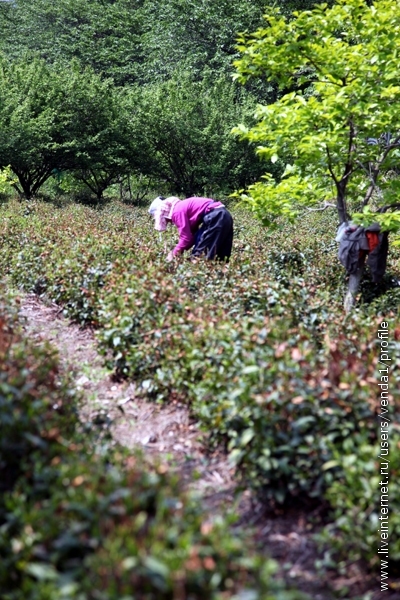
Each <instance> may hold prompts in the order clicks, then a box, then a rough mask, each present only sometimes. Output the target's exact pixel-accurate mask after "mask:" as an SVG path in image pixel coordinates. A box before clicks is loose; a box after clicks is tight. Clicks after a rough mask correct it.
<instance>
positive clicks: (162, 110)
mask: <svg viewBox="0 0 400 600" xmlns="http://www.w3.org/2000/svg"><path fill="white" fill-rule="evenodd" d="M239 92H241V90H239ZM132 98H133V104H134V106H136V108H137V114H136V116H133V117H132V119H133V121H134V122H135V123H136V125H135V126H134V128H135V130H136V131H138V132H139V131H140V138H141V139H142V143H143V144H144V145H145V146H146V147H147V148H148V153H149V157H150V160H148V161H147V163H145V161H146V160H147V159H146V157H143V168H144V169H147V171H148V172H149V173H150V174H151V175H152V176H153V177H155V178H156V179H158V180H161V181H164V182H165V183H166V184H167V186H168V189H172V190H174V191H175V192H176V193H178V194H180V193H183V194H186V195H188V196H190V195H193V194H201V193H204V192H205V193H211V190H213V192H214V193H216V191H217V190H221V189H232V187H235V186H241V185H247V184H248V183H251V182H253V181H255V180H256V179H257V177H259V176H260V175H261V172H262V171H261V164H260V161H258V160H257V159H256V160H255V157H254V150H253V149H252V148H251V147H250V145H242V144H240V143H238V141H237V140H235V139H234V138H233V136H231V135H230V131H231V129H232V127H233V125H234V124H235V123H237V122H238V120H240V119H244V120H245V121H246V122H250V120H251V119H252V114H253V112H254V109H255V100H254V98H253V97H252V96H251V95H250V94H248V93H246V92H245V91H244V90H243V92H242V93H238V90H237V88H236V86H235V85H234V84H232V83H231V82H229V81H226V79H224V78H222V77H221V78H220V79H219V80H217V81H215V80H203V81H194V80H193V77H192V76H191V75H188V74H185V73H183V74H181V75H180V76H177V75H176V76H174V78H172V79H171V80H169V81H167V82H163V83H156V84H154V85H149V86H142V88H141V89H140V90H139V91H132ZM207 190H208V192H207Z"/></svg>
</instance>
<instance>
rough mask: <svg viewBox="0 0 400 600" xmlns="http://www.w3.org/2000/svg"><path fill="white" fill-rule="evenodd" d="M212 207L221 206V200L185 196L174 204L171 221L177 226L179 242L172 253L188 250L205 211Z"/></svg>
mask: <svg viewBox="0 0 400 600" xmlns="http://www.w3.org/2000/svg"><path fill="white" fill-rule="evenodd" d="M211 205H212V207H213V208H218V207H220V206H223V204H222V202H218V201H217V200H213V199H212V198H196V197H193V198H186V199H185V200H182V201H181V202H177V203H176V204H175V207H174V210H173V213H172V216H171V221H172V223H173V224H174V225H176V226H177V228H178V231H179V242H178V243H177V245H176V246H175V248H174V249H173V251H172V252H173V254H174V255H177V254H180V253H181V252H183V251H184V250H188V249H189V248H191V247H192V246H193V244H194V239H195V234H196V231H197V230H198V228H199V225H200V223H201V221H202V219H203V216H204V214H205V213H207V212H208V211H209V210H210V209H211Z"/></svg>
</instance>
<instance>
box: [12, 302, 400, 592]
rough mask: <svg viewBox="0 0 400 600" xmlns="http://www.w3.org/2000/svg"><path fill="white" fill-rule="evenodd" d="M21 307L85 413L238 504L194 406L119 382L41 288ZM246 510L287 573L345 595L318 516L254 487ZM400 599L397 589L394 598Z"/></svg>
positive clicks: (310, 588) (210, 504)
mask: <svg viewBox="0 0 400 600" xmlns="http://www.w3.org/2000/svg"><path fill="white" fill-rule="evenodd" d="M20 312H21V314H22V316H23V317H25V320H26V324H25V328H26V331H27V332H28V334H29V336H30V337H31V338H33V339H36V340H37V341H38V342H40V341H44V340H47V341H49V342H50V343H51V344H52V345H53V346H55V347H56V348H57V349H58V352H59V355H60V361H61V365H62V368H63V369H64V370H66V371H69V372H71V373H72V375H73V377H74V378H75V382H76V387H77V389H78V390H80V391H81V392H82V394H83V398H84V400H83V406H82V409H81V411H82V416H83V418H84V419H89V420H93V419H95V418H99V416H100V417H101V418H103V419H110V422H111V423H112V425H111V432H112V435H113V437H114V439H115V440H116V441H118V442H119V443H121V444H123V445H125V446H127V447H128V448H132V449H134V448H137V447H138V446H139V447H141V448H142V449H143V450H144V453H145V457H146V458H147V459H149V460H152V459H159V460H162V461H165V462H167V463H168V465H169V468H173V469H176V470H177V471H178V472H179V475H180V477H181V478H182V480H183V482H184V483H185V485H187V486H188V487H189V488H190V489H192V490H194V491H195V492H197V493H199V494H200V495H201V502H202V503H203V504H204V507H205V509H206V510H208V511H209V512H210V513H213V512H216V511H217V512H222V511H223V510H224V507H228V506H232V504H233V503H234V502H235V488H236V485H235V481H234V470H233V469H232V468H231V466H230V464H229V462H228V460H227V458H226V456H225V455H224V453H223V452H221V451H219V452H215V453H214V454H209V453H208V452H207V449H206V445H205V442H204V441H203V440H202V434H201V432H200V431H199V428H198V426H197V424H196V423H195V422H194V421H193V419H191V417H190V415H189V411H188V409H187V407H186V406H184V405H181V404H178V403H171V404H169V405H163V406H160V405H157V404H155V403H154V402H147V401H145V400H143V399H140V398H137V397H135V386H134V384H132V383H130V384H129V383H115V382H114V381H113V380H112V376H111V375H112V374H111V373H110V372H109V371H108V370H107V369H105V368H104V366H103V358H102V357H101V356H100V355H99V353H98V352H97V349H96V340H95V338H94V335H93V333H92V332H91V331H90V330H88V329H82V328H80V327H79V326H77V325H74V324H71V323H70V322H69V321H67V320H66V319H65V318H64V317H63V316H62V314H61V310H60V308H59V307H58V306H57V305H54V304H45V303H43V302H42V301H41V300H40V299H38V297H37V296H35V295H34V294H28V295H26V296H24V297H23V298H22V300H21V311H20ZM238 510H239V514H240V515H241V518H240V523H239V524H240V525H241V526H246V525H251V526H255V527H256V529H257V536H256V537H257V542H258V543H260V544H261V545H262V547H264V548H265V551H266V552H267V553H268V554H269V555H271V556H273V558H275V559H276V560H277V561H278V563H279V566H280V568H279V572H280V576H282V577H284V578H285V579H286V580H287V581H288V582H290V583H292V585H293V586H294V587H295V588H299V589H302V590H304V591H305V592H307V593H308V594H310V597H311V598H313V599H315V600H333V598H335V597H337V596H336V595H334V594H333V593H332V592H331V591H329V589H330V586H331V585H333V586H334V587H335V583H339V582H338V581H337V582H335V580H334V579H331V580H330V582H329V583H328V581H327V580H326V579H325V577H324V576H322V575H320V574H319V573H318V572H317V570H316V566H315V561H316V560H318V559H319V558H321V557H320V553H319V552H318V550H317V548H316V545H315V542H314V541H313V539H312V532H313V529H314V527H313V525H312V519H313V515H312V514H311V515H310V514H306V511H304V510H301V509H294V510H293V511H292V512H290V511H289V512H288V511H286V512H285V513H282V515H279V514H278V515H266V514H265V512H264V509H263V507H262V506H261V505H260V504H257V503H254V502H251V498H250V494H249V493H246V492H245V493H244V495H243V496H242V497H241V499H240V501H238ZM340 583H341V585H346V584H347V585H350V589H352V590H354V592H355V593H353V592H350V595H349V596H348V598H355V597H356V596H361V594H362V593H364V594H365V592H366V591H367V590H368V588H367V590H366V589H365V578H364V580H362V574H361V573H360V572H359V571H357V570H356V571H354V572H353V573H349V574H348V575H347V577H343V578H342V581H340ZM371 585H373V584H372V582H371ZM368 587H369V586H368ZM373 587H375V585H374V586H373ZM369 589H370V590H371V587H369ZM370 598H371V600H379V598H381V596H380V595H377V594H373V595H372V596H370ZM398 598H399V597H398V596H393V595H390V600H396V599H397V600H398ZM388 600H389V599H388Z"/></svg>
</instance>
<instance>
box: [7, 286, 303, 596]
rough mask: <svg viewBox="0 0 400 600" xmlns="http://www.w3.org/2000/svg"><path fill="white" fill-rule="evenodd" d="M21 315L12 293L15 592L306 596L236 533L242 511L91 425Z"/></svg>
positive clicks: (10, 513)
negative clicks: (210, 506) (224, 509)
mask: <svg viewBox="0 0 400 600" xmlns="http://www.w3.org/2000/svg"><path fill="white" fill-rule="evenodd" d="M1 291H2V293H3V292H4V290H3V289H2V290H1ZM15 313H16V310H15V308H12V305H11V304H10V302H9V301H7V302H4V301H2V302H1V305H0V359H1V364H2V371H1V375H0V408H1V410H0V481H1V496H0V588H1V597H2V598H3V599H4V600H20V599H21V597H23V598H25V599H26V600H68V599H71V600H72V599H74V600H76V599H78V598H79V600H112V599H115V600H117V599H118V600H119V599H120V598H125V599H126V600H128V598H131V599H133V598H135V600H140V599H143V600H144V599H146V600H150V599H154V600H162V599H170V600H173V599H174V600H179V599H180V598H193V599H196V598H198V599H199V600H200V599H203V598H215V599H217V598H218V599H220V600H223V599H227V598H236V599H237V600H239V599H241V598H242V599H244V598H249V597H251V598H255V599H256V598H259V599H260V600H261V599H265V600H267V599H269V600H296V599H299V600H300V598H302V597H303V595H301V594H299V593H297V592H289V591H285V590H284V588H283V586H281V585H280V584H279V583H277V582H274V581H273V580H272V577H271V573H272V572H273V571H274V565H273V562H272V561H270V560H265V557H263V558H261V557H260V556H258V555H257V554H256V553H255V552H254V551H252V550H249V546H248V545H249V539H248V538H245V537H244V536H243V535H241V534H239V533H238V532H237V533H236V534H235V535H233V534H232V533H231V531H232V528H231V527H230V525H231V524H232V518H233V517H227V518H226V519H222V518H221V517H219V518H218V519H216V518H214V519H212V518H210V517H209V515H206V514H205V513H204V512H203V511H202V509H201V508H200V507H199V502H197V501H196V500H195V498H192V497H190V496H189V495H187V494H186V493H183V492H182V490H181V489H180V485H179V482H178V480H177V478H176V475H172V474H171V473H170V472H169V471H168V466H167V465H165V464H161V463H160V464H158V465H155V466H154V465H153V466H150V465H149V464H144V462H143V459H142V458H141V457H140V456H132V455H129V454H128V453H125V452H124V450H123V449H121V448H119V447H115V446H114V445H111V444H110V441H109V440H108V438H107V436H106V435H103V436H100V439H99V435H98V434H99V432H98V431H94V430H93V429H90V428H89V424H88V423H85V424H84V423H81V422H80V421H79V417H78V412H77V404H78V399H77V398H76V397H75V396H74V393H73V392H72V391H71V390H72V387H71V385H70V382H68V381H67V380H66V379H65V375H63V374H62V373H60V370H59V367H58V363H57V357H56V355H55V353H54V350H52V349H51V348H50V347H48V346H46V345H41V346H37V345H32V343H30V342H29V341H28V340H27V339H26V338H24V337H23V335H22V331H21V327H20V325H19V323H18V321H17V319H16V314H15ZM95 446H96V448H97V450H99V449H101V450H102V451H101V452H98V451H97V452H95V451H94V447H95ZM245 549H246V550H245Z"/></svg>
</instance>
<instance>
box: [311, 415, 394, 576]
mask: <svg viewBox="0 0 400 600" xmlns="http://www.w3.org/2000/svg"><path fill="white" fill-rule="evenodd" d="M389 436H390V452H389V456H388V458H389V460H390V463H389V469H388V472H389V474H388V475H386V470H385V471H384V473H385V474H384V475H382V474H381V470H380V469H381V463H380V461H379V459H378V457H379V454H380V446H379V445H378V444H374V445H371V444H370V443H368V441H367V440H366V443H365V444H363V443H362V442H360V443H359V444H357V446H356V447H355V448H353V453H349V454H344V455H343V454H340V453H338V452H336V453H335V454H334V461H335V462H336V463H337V465H339V466H340V468H341V476H340V477H339V478H337V479H336V480H334V481H332V483H331V485H330V486H329V488H328V489H327V491H326V498H327V500H328V501H329V503H330V504H331V506H332V513H331V516H330V521H331V522H330V523H329V524H328V525H327V526H326V527H325V528H324V530H323V532H322V533H321V534H320V535H318V540H319V541H320V542H322V544H323V547H324V550H325V552H326V553H327V554H328V555H329V557H330V560H334V562H335V564H336V565H337V567H338V568H339V569H341V570H342V571H345V570H346V568H347V564H348V563H349V562H355V561H362V562H364V563H366V564H367V565H368V567H369V568H371V569H377V570H378V569H379V567H380V559H383V560H388V562H389V564H390V565H391V566H394V564H395V563H397V565H399V564H400V485H399V475H400V431H399V428H398V427H396V428H395V427H392V428H391V430H389ZM387 480H388V481H389V483H388V486H387V489H388V492H389V493H388V495H389V502H388V503H386V502H384V503H383V504H382V506H384V507H386V506H388V508H389V520H388V525H389V536H388V538H386V537H385V533H386V529H385V530H384V529H382V531H383V534H384V538H385V539H383V541H384V542H387V543H388V546H387V547H388V551H387V554H388V556H386V553H381V554H379V553H378V550H380V549H384V548H386V546H385V545H384V544H383V543H382V540H381V537H380V529H381V528H380V526H381V524H382V523H384V521H380V520H379V519H380V516H382V515H381V512H380V509H381V492H382V490H383V491H385V490H384V488H383V487H381V486H380V482H383V483H385V482H386V481H387ZM383 517H385V515H383Z"/></svg>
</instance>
